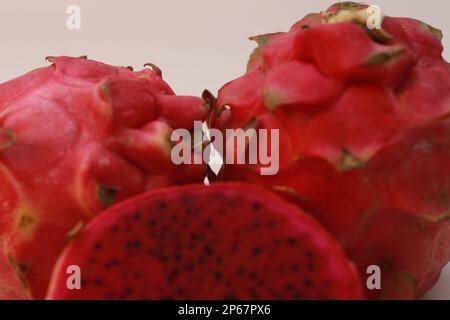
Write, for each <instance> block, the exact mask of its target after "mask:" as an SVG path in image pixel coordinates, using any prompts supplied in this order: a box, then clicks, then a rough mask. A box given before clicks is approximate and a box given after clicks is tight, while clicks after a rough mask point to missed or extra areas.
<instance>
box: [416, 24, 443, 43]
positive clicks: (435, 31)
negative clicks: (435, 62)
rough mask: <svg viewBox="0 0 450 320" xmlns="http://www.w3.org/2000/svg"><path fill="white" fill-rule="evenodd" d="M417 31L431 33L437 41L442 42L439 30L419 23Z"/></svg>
mask: <svg viewBox="0 0 450 320" xmlns="http://www.w3.org/2000/svg"><path fill="white" fill-rule="evenodd" d="M419 31H423V32H431V33H432V34H433V35H434V36H435V37H436V39H438V40H439V41H442V38H443V37H444V35H443V34H442V31H441V30H439V29H437V28H434V27H432V26H430V25H429V24H427V23H425V22H420V27H419Z"/></svg>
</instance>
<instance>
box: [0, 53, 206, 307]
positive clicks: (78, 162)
mask: <svg viewBox="0 0 450 320" xmlns="http://www.w3.org/2000/svg"><path fill="white" fill-rule="evenodd" d="M49 59H50V60H51V61H52V65H50V66H49V67H46V68H41V69H38V70H35V71H32V72H30V73H28V74H26V75H24V76H22V77H20V78H17V79H14V80H12V81H9V82H6V83H4V84H1V85H0V133H2V137H1V139H2V140H0V185H1V186H2V193H1V195H0V200H2V202H1V203H0V204H1V205H0V232H1V233H0V236H1V237H2V239H3V245H4V251H5V253H6V255H8V257H9V258H10V259H11V261H13V263H14V265H15V267H16V269H17V271H18V273H19V274H20V277H22V278H24V279H25V280H26V282H27V286H28V289H29V290H30V292H31V294H32V296H33V297H35V298H43V297H44V295H45V292H46V289H47V286H48V281H49V279H50V272H51V270H52V267H53V264H54V262H55V261H56V258H57V256H58V255H59V253H60V251H61V250H62V249H63V247H64V244H65V241H66V240H65V239H67V237H68V233H69V232H70V231H71V230H72V229H73V228H76V227H77V226H80V225H81V224H85V223H87V222H88V221H89V220H90V219H91V218H93V217H94V216H95V215H97V214H98V213H99V212H100V211H102V210H103V209H104V208H106V207H108V206H109V205H111V204H112V203H114V202H117V201H120V200H122V199H126V198H128V197H130V196H132V195H135V194H138V193H141V192H143V191H145V190H149V189H152V188H156V187H160V186H167V185H172V184H178V183H185V182H197V181H202V180H203V175H204V168H203V166H200V165H198V166H192V168H187V167H186V166H175V165H174V164H173V163H172V161H171V159H170V152H171V149H172V144H171V142H170V140H169V138H170V134H171V132H172V130H173V129H176V128H178V126H183V128H186V129H191V128H192V127H193V124H194V121H195V120H199V121H202V120H204V119H205V118H206V116H207V113H208V110H207V108H206V106H205V103H204V101H203V100H202V99H201V98H197V97H181V96H175V95H174V93H173V91H172V90H171V89H170V87H169V86H168V85H167V84H166V83H165V82H164V81H163V80H162V78H161V76H160V72H159V71H158V70H143V71H139V72H132V71H131V70H129V69H127V68H123V67H113V66H109V65H106V64H103V63H100V62H96V61H92V60H87V59H82V58H70V57H51V58H49ZM173 110H176V112H174V111H173ZM177 112H178V113H180V114H181V113H183V116H182V118H183V121H182V122H176V121H173V117H174V113H177ZM166 117H167V118H166ZM3 140H4V141H3ZM2 142H3V143H2ZM3 190H6V191H5V192H4V191H3Z"/></svg>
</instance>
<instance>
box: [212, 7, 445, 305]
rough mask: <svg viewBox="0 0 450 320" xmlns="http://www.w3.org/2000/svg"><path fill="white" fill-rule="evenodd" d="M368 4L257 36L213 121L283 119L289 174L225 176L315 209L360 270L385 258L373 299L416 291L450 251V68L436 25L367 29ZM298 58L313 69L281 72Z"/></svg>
mask: <svg viewBox="0 0 450 320" xmlns="http://www.w3.org/2000/svg"><path fill="white" fill-rule="evenodd" d="M366 9H367V5H361V4H357V3H352V2H346V3H340V4H336V5H334V6H332V7H330V8H329V9H328V10H326V11H325V12H321V13H317V14H309V15H307V16H306V17H305V18H304V19H302V20H300V21H299V22H297V23H296V24H294V25H293V26H292V28H291V29H290V30H289V32H278V33H270V34H266V35H262V36H256V37H252V38H251V39H252V40H255V41H256V42H257V44H258V47H257V48H256V49H255V51H254V52H253V53H252V54H251V56H250V60H249V63H248V68H247V73H246V74H245V75H243V76H242V77H240V78H238V79H236V80H233V81H230V82H229V83H227V84H225V85H224V86H223V87H222V88H221V89H220V90H219V95H218V97H217V104H216V108H217V109H218V110H223V108H224V106H228V107H229V108H228V110H226V111H223V112H221V113H220V112H216V114H218V116H217V117H216V118H215V119H213V120H211V127H216V128H220V129H226V128H240V127H242V126H243V125H244V124H246V123H248V122H249V121H250V120H251V121H252V123H253V124H254V127H255V128H261V129H264V128H278V129H279V130H280V131H279V135H280V171H279V173H278V174H277V175H275V176H272V177H263V176H260V175H259V173H258V170H259V167H255V166H251V165H240V166H238V165H234V166H233V165H226V166H225V168H224V169H223V172H222V175H221V177H220V178H221V179H225V180H227V179H228V180H245V181H247V182H252V183H255V184H259V185H263V186H266V187H268V188H270V189H273V190H276V191H277V192H279V193H280V194H282V195H283V196H284V197H285V198H287V199H289V200H291V201H293V202H295V203H297V204H298V205H299V206H301V207H303V208H306V209H307V210H308V211H309V212H310V213H311V214H312V215H314V216H315V217H316V218H318V219H319V220H320V221H321V222H322V223H323V224H324V225H325V226H326V227H327V228H328V229H329V230H330V231H331V232H332V234H333V235H334V236H335V237H336V238H338V240H339V241H340V242H341V243H342V244H343V246H344V247H345V248H346V250H347V252H348V253H349V254H350V256H351V257H352V258H353V259H354V260H355V261H356V263H357V265H358V266H359V268H360V272H361V274H362V275H363V276H365V275H366V273H365V272H366V267H367V265H371V264H380V265H384V266H385V270H384V272H385V274H384V275H385V277H384V278H383V279H384V281H386V282H385V283H384V284H386V288H388V289H385V290H384V291H383V290H382V292H379V291H376V292H375V291H368V292H367V294H368V297H369V298H377V297H380V296H382V297H391V298H402V297H403V298H418V297H420V296H421V295H423V294H424V292H426V290H428V289H429V288H430V287H431V286H432V285H433V283H434V282H435V281H436V280H437V278H438V277H439V273H440V271H441V269H442V268H443V266H444V265H445V264H446V262H447V261H449V259H450V249H446V248H448V247H449V243H450V237H449V236H448V234H449V233H448V230H449V229H450V222H449V220H448V216H449V212H450V204H449V203H448V202H447V201H446V200H445V199H447V195H448V194H449V190H450V177H447V176H448V175H447V174H446V172H450V168H448V164H449V163H450V155H449V154H448V153H446V151H445V150H449V149H448V148H449V142H448V139H447V138H446V137H447V136H448V135H449V130H450V125H449V123H448V121H446V120H445V119H448V116H449V114H450V67H449V64H448V63H447V62H446V61H445V60H444V59H443V58H442V51H443V47H442V44H441V39H442V33H441V32H440V31H439V30H437V29H435V28H432V27H430V26H429V25H427V24H425V23H423V22H420V21H417V20H414V19H409V18H393V17H389V16H381V17H382V29H376V30H369V29H368V28H367V26H366V19H367V11H366ZM294 65H303V66H308V68H311V69H314V70H315V73H314V72H304V71H302V72H299V71H292V72H279V70H283V68H285V69H286V70H295V69H294V68H292V66H294ZM288 66H289V67H288ZM298 70H300V69H298ZM278 73H280V74H283V77H282V81H280V80H279V77H277V76H276V75H277V74H278ZM314 74H319V75H321V76H322V79H321V80H320V82H317V84H316V85H313V84H314V83H316V81H317V77H316V76H314ZM326 80H328V82H327V81H326ZM330 80H333V81H334V82H331V81H330ZM305 88H308V89H305ZM314 88H316V89H314ZM315 92H318V94H317V95H314V93H315ZM305 97H307V98H308V99H306V98H305ZM306 102H307V103H306ZM267 119H270V126H267V123H268V122H267ZM446 139H447V140H446ZM433 168H436V170H433ZM439 168H440V169H439ZM368 230H369V231H370V232H369V231H368ZM387 230H389V232H388V231H387ZM366 231H367V232H369V233H370V236H364V234H365V233H366ZM400 235H402V237H400ZM402 239H403V240H402ZM405 239H406V240H405ZM396 242H398V243H399V245H396V244H395V243H396ZM409 243H415V244H416V245H417V248H411V247H410V246H411V245H410V244H409ZM369 253H371V254H369ZM388 253H389V254H388ZM403 273H406V274H408V275H409V276H408V277H406V278H408V279H412V278H414V279H415V281H403V280H401V279H405V277H403V276H402V274H403ZM396 279H397V280H396ZM398 279H400V280H398ZM413 282H414V285H407V284H408V283H410V284H412V283H413ZM396 284H397V285H396ZM397 287H398V291H399V292H395V291H396V288H397ZM406 288H409V291H410V292H407V291H408V290H407V289H406Z"/></svg>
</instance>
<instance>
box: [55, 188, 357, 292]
mask: <svg viewBox="0 0 450 320" xmlns="http://www.w3.org/2000/svg"><path fill="white" fill-rule="evenodd" d="M72 264H76V265H79V266H80V267H81V269H82V270H83V273H82V275H81V276H82V279H83V282H82V290H68V289H67V288H66V285H65V284H66V279H67V274H66V267H67V266H68V265H72ZM361 297H362V289H361V282H360V280H359V277H358V276H357V273H356V271H355V269H354V267H353V265H352V264H351V263H350V262H349V261H348V260H347V259H346V257H345V255H344V253H343V251H342V249H341V248H340V247H339V246H338V245H337V243H335V241H334V240H333V239H332V238H331V237H330V236H329V235H328V234H327V233H326V232H325V231H324V230H323V228H322V227H321V226H320V225H319V224H318V223H317V222H315V221H314V220H313V219H312V218H311V217H309V216H308V215H306V214H305V213H304V212H303V211H302V210H300V209H299V208H296V207H295V206H292V205H291V204H289V203H287V202H285V201H283V200H282V199H281V198H278V197H277V196H276V195H274V194H273V193H271V192H269V191H267V190H264V189H260V188H257V187H255V186H252V185H245V184H233V183H228V184H214V185H211V186H204V185H191V186H185V187H173V188H168V189H161V190H156V191H153V192H150V193H147V194H143V195H141V196H138V197H136V198H134V199H130V200H128V201H126V202H123V203H121V204H118V205H116V206H114V207H112V208H110V209H109V210H107V211H105V212H104V213H103V214H101V215H100V216H98V217H97V218H96V219H94V220H93V221H92V222H91V223H90V224H89V225H88V226H86V228H85V229H84V230H81V231H80V233H79V234H78V235H77V236H76V237H75V238H74V239H73V240H72V241H71V243H70V244H69V246H68V247H67V248H66V250H65V251H64V253H63V254H62V256H61V257H60V259H59V261H58V263H57V265H56V268H55V270H54V274H53V280H52V283H51V286H50V289H49V293H48V296H47V298H48V299H79V298H81V299H105V298H106V299H223V298H225V299H269V298H272V299H358V298H361Z"/></svg>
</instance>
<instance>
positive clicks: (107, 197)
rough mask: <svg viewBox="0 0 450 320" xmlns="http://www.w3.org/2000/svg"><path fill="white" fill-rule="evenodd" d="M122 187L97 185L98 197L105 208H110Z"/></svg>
mask: <svg viewBox="0 0 450 320" xmlns="http://www.w3.org/2000/svg"><path fill="white" fill-rule="evenodd" d="M119 191H120V189H119V188H117V187H111V186H102V185H100V186H98V187H97V198H98V200H99V201H100V203H101V204H102V206H103V207H104V208H109V207H110V206H112V205H113V204H114V202H115V196H116V194H117V192H119Z"/></svg>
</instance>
